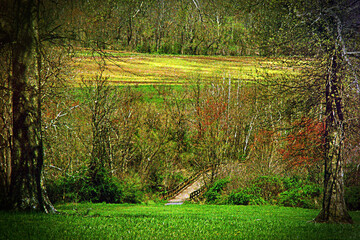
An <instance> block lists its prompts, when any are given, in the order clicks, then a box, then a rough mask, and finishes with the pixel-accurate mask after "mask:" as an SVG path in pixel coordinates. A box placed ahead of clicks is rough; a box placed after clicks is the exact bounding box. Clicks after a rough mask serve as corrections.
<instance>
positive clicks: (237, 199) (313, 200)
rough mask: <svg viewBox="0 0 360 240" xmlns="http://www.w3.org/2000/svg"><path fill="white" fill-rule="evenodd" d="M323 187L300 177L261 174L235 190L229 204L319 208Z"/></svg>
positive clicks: (229, 197) (228, 198)
mask: <svg viewBox="0 0 360 240" xmlns="http://www.w3.org/2000/svg"><path fill="white" fill-rule="evenodd" d="M321 192H322V189H321V188H320V187H319V186H318V185H317V184H314V183H311V182H309V181H304V180H301V178H299V177H285V178H284V177H275V176H261V177H258V178H256V179H254V180H252V181H251V182H250V183H249V184H248V185H247V187H244V188H239V189H237V190H233V191H232V192H231V193H230V194H229V196H228V197H227V200H226V202H227V204H235V205H259V204H276V205H281V206H287V207H303V208H318V207H319V202H318V201H319V198H320V196H321Z"/></svg>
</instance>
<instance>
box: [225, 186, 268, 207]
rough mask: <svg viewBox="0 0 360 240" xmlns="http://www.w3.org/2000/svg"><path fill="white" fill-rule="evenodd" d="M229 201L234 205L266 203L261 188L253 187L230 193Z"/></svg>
mask: <svg viewBox="0 0 360 240" xmlns="http://www.w3.org/2000/svg"><path fill="white" fill-rule="evenodd" d="M227 203H228V204H233V205H261V204H265V203H266V201H265V200H264V198H262V197H261V189H259V188H257V187H251V188H244V189H241V190H240V191H238V192H232V193H230V195H229V197H228V199H227Z"/></svg>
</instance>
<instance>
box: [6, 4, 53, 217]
mask: <svg viewBox="0 0 360 240" xmlns="http://www.w3.org/2000/svg"><path fill="white" fill-rule="evenodd" d="M11 10H12V11H13V13H15V15H14V25H13V28H14V29H13V36H12V38H13V45H12V76H11V78H10V84H11V90H12V108H13V109H12V130H13V136H12V146H13V147H12V149H11V182H10V188H9V194H8V198H7V203H6V206H5V208H6V209H10V210H25V211H26V210H37V211H43V212H47V213H49V212H55V211H56V210H55V208H54V207H53V206H52V204H51V203H50V201H49V199H48V197H47V195H46V192H45V190H44V187H43V185H42V168H43V146H42V134H41V111H40V109H39V107H40V106H39V102H40V99H39V98H40V97H41V96H40V91H39V89H40V85H38V81H36V70H35V69H36V65H37V64H36V60H37V58H36V51H35V50H36V44H37V42H36V41H35V39H36V35H35V26H36V21H37V20H38V19H37V17H38V16H37V13H38V1H34V0H17V1H14V3H13V9H11ZM11 10H10V11H11ZM36 27H37V26H36ZM38 67H39V66H38ZM39 77H40V76H39Z"/></svg>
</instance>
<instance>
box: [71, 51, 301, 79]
mask: <svg viewBox="0 0 360 240" xmlns="http://www.w3.org/2000/svg"><path fill="white" fill-rule="evenodd" d="M291 63H292V60H291V59H290V58H288V59H285V58H283V59H281V58H264V57H255V56H243V57H235V56H199V55H165V54H164V55H159V54H146V53H132V52H122V51H111V50H107V51H102V52H99V51H97V52H95V51H91V50H86V49H79V50H78V51H75V53H74V57H73V58H72V63H71V66H72V67H73V69H74V72H75V79H74V80H75V82H80V81H81V80H82V79H85V80H88V79H91V78H93V77H94V76H95V75H97V74H99V69H100V67H101V68H103V69H104V71H103V72H102V74H103V76H106V77H108V78H109V82H110V83H111V84H118V85H124V84H131V85H133V84H137V85H144V84H147V85H159V84H160V85H168V84H170V85H178V84H191V79H193V78H194V77H200V78H201V79H204V80H211V79H214V78H219V77H221V78H231V79H242V80H253V79H254V78H259V77H261V76H263V74H264V72H265V70H264V69H266V73H267V74H284V73H286V74H295V73H296V72H297V68H296V67H294V66H291V67H289V66H288V65H289V64H291Z"/></svg>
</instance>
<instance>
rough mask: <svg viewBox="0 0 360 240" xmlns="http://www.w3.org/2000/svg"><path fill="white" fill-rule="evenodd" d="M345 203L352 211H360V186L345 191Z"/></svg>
mask: <svg viewBox="0 0 360 240" xmlns="http://www.w3.org/2000/svg"><path fill="white" fill-rule="evenodd" d="M345 202H346V207H347V208H348V209H349V210H350V211H357V210H360V186H351V187H347V188H346V189H345Z"/></svg>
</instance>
